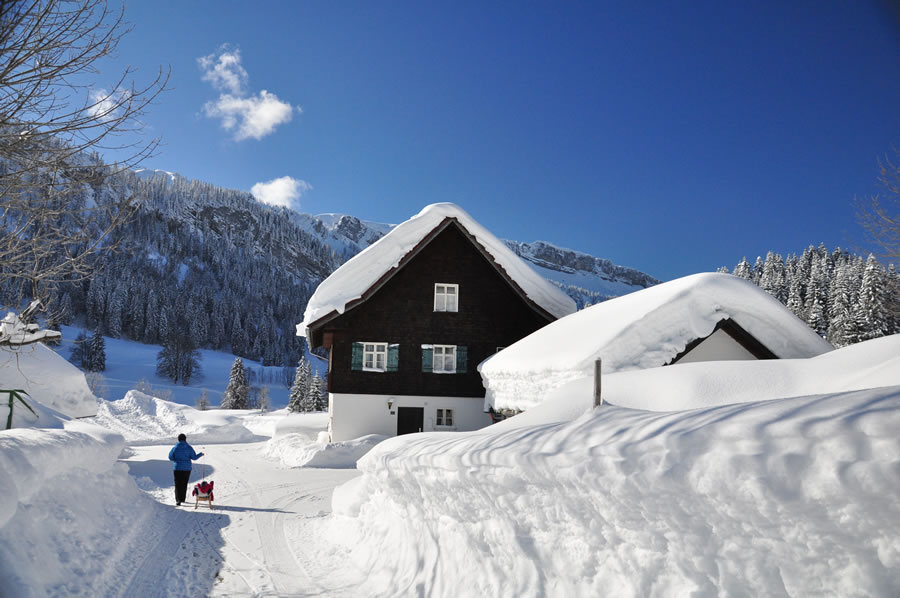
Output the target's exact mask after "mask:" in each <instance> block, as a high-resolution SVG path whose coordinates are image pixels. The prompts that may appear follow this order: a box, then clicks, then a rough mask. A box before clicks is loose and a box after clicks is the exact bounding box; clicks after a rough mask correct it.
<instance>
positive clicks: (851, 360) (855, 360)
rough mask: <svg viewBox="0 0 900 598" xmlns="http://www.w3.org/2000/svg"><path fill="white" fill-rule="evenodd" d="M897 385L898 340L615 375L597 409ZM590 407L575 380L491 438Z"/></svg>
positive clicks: (588, 395) (587, 385) (662, 407)
mask: <svg viewBox="0 0 900 598" xmlns="http://www.w3.org/2000/svg"><path fill="white" fill-rule="evenodd" d="M898 385H900V334H895V335H893V336H886V337H883V338H878V339H874V340H870V341H866V342H863V343H858V344H855V345H850V346H848V347H844V348H841V349H836V350H834V351H831V352H829V353H825V354H823V355H819V356H818V357H812V358H810V359H772V360H765V361H709V362H700V363H685V364H676V365H672V366H666V367H659V368H651V369H647V370H633V371H628V372H618V373H614V374H610V375H608V376H603V377H602V387H603V391H602V397H603V402H604V403H609V404H613V405H617V406H619V407H629V408H632V409H644V410H647V411H679V410H684V409H698V408H703V407H714V406H717V405H730V404H734V403H747V402H754V401H767V400H770V399H779V398H787V397H800V396H808V395H815V394H827V393H832V392H843V391H851V390H863V389H867V388H876V387H879V386H898ZM593 405H594V379H593V377H589V378H579V379H577V380H573V381H572V382H569V383H568V384H565V385H563V386H562V387H560V388H558V389H556V390H554V391H553V392H550V393H548V394H547V396H546V398H545V399H544V401H543V402H541V403H539V404H532V403H529V404H528V410H527V411H525V412H524V413H520V414H519V415H516V416H515V417H512V418H510V419H507V420H505V421H503V422H501V423H499V424H495V425H494V426H491V428H490V430H492V431H493V430H498V429H500V430H502V429H504V428H505V427H521V426H523V425H535V424H541V423H555V422H562V421H570V420H572V419H574V418H576V417H579V416H581V415H582V414H584V413H585V412H587V411H588V410H589V409H591V408H592V407H593Z"/></svg>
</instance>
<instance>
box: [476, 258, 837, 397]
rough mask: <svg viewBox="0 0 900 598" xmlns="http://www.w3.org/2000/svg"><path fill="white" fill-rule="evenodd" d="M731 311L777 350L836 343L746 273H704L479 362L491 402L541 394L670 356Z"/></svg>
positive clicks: (566, 322)
mask: <svg viewBox="0 0 900 598" xmlns="http://www.w3.org/2000/svg"><path fill="white" fill-rule="evenodd" d="M725 319H730V320H732V321H733V322H735V323H736V324H738V325H739V326H740V327H741V328H743V329H744V330H745V331H747V332H748V333H749V334H750V335H751V336H753V337H754V338H755V339H756V340H758V341H759V342H760V343H762V344H763V345H764V346H765V347H766V348H767V349H769V350H770V351H771V352H772V353H774V354H775V355H776V356H777V357H779V358H783V359H787V358H801V357H813V356H816V355H819V354H822V353H825V352H826V351H830V350H831V349H833V347H832V346H831V345H830V344H828V343H827V342H826V341H825V340H824V339H822V338H821V337H820V336H819V335H817V334H816V333H815V332H814V331H813V330H812V329H810V328H809V327H808V326H807V325H806V324H805V323H803V322H802V321H801V320H800V319H799V318H797V317H796V316H795V315H794V314H792V313H791V312H790V311H789V310H788V309H787V308H786V307H784V306H783V305H782V304H781V303H780V302H779V301H778V300H777V299H775V298H774V297H772V296H771V295H769V294H768V293H766V292H765V291H763V290H762V289H760V288H759V287H757V286H756V285H754V284H753V283H751V282H749V281H746V280H744V279H742V278H738V277H736V276H732V275H730V274H718V273H704V274H694V275H692V276H686V277H684V278H679V279H677V280H673V281H671V282H667V283H663V284H660V285H656V286H653V287H650V288H647V289H643V290H640V291H636V292H634V293H631V294H628V295H624V296H622V297H616V298H615V299H610V300H609V301H605V302H603V303H599V304H597V305H594V306H592V307H589V308H587V309H584V310H582V311H580V312H578V313H575V314H572V315H570V316H568V317H565V318H562V319H560V320H557V321H555V322H553V323H551V324H548V325H547V326H545V327H544V328H541V329H540V330H538V331H536V332H534V333H533V334H531V335H529V336H527V337H525V338H523V339H521V340H520V341H518V342H516V343H515V344H513V345H511V346H509V347H507V348H506V349H504V350H503V351H501V352H500V353H498V354H496V355H494V356H492V357H491V358H489V359H487V360H486V361H484V362H482V364H481V365H480V366H479V371H480V372H481V376H482V379H483V381H484V385H485V388H486V389H487V398H486V402H487V403H488V404H492V405H494V406H495V407H504V408H513V405H520V404H533V403H535V402H540V400H541V398H540V397H543V396H546V395H547V394H548V393H549V392H550V391H552V390H554V389H555V388H558V387H559V386H562V385H563V384H566V383H568V382H570V381H572V380H575V379H577V378H582V377H584V376H589V375H592V374H593V368H594V361H595V360H596V359H597V358H600V359H602V369H603V372H604V373H610V372H619V371H625V370H637V369H645V368H652V367H658V366H661V365H664V364H666V363H669V362H670V361H671V360H672V359H673V358H674V357H676V356H677V355H679V354H680V353H681V352H682V351H684V349H685V348H686V347H687V345H688V344H689V343H691V342H692V341H695V340H696V339H701V338H704V337H706V336H708V335H709V334H711V333H712V332H713V330H714V329H715V327H716V325H717V324H718V323H719V322H721V321H722V320H725Z"/></svg>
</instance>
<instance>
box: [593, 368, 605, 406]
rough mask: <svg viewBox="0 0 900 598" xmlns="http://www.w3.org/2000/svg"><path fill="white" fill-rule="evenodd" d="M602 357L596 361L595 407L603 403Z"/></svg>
mask: <svg viewBox="0 0 900 598" xmlns="http://www.w3.org/2000/svg"><path fill="white" fill-rule="evenodd" d="M600 361H601V360H600V359H597V360H595V361H594V407H599V406H600V405H602V404H603V397H602V396H600Z"/></svg>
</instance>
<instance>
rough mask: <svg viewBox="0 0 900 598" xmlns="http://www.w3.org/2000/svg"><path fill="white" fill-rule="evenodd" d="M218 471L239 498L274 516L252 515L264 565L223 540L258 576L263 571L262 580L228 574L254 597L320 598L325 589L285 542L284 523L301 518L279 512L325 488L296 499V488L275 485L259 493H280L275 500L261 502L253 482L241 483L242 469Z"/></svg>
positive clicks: (230, 467)
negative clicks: (224, 473)
mask: <svg viewBox="0 0 900 598" xmlns="http://www.w3.org/2000/svg"><path fill="white" fill-rule="evenodd" d="M220 467H223V468H224V469H225V470H228V477H229V478H231V479H232V480H233V481H234V482H235V483H236V484H237V485H238V487H239V488H240V491H239V494H238V496H246V497H247V498H248V499H249V500H250V502H251V504H254V505H259V506H260V507H265V508H268V509H272V510H273V512H266V511H254V512H253V513H252V519H253V522H254V524H255V528H256V534H257V535H258V539H259V543H260V548H261V550H262V561H263V562H259V560H257V559H256V558H254V557H253V556H251V555H250V554H247V552H246V551H245V550H242V549H241V548H239V547H237V546H236V545H235V544H234V543H233V542H232V541H229V539H228V538H227V536H226V538H225V541H226V543H227V544H228V546H229V548H230V549H232V550H234V551H236V552H238V553H240V555H241V556H243V558H244V559H246V560H247V561H248V562H250V563H253V564H255V565H256V568H257V571H258V572H259V571H266V575H265V577H264V578H262V579H257V580H252V579H248V576H247V575H244V574H242V573H241V571H240V569H239V568H236V567H231V566H229V567H228V569H229V571H231V572H232V573H234V574H235V575H237V576H239V577H241V578H242V579H243V580H244V583H246V584H247V586H248V588H249V589H250V591H251V592H252V593H253V594H254V595H257V596H266V595H271V596H317V595H322V594H323V593H324V592H325V591H326V590H325V588H323V587H322V586H321V585H320V584H319V583H317V582H316V580H315V578H314V577H313V576H312V575H310V573H309V571H308V570H307V568H306V567H305V566H304V564H303V563H302V562H301V561H300V560H298V559H297V558H296V555H295V554H294V551H293V550H291V548H290V546H289V545H288V543H287V541H286V539H285V535H284V523H285V519H286V518H288V517H291V516H294V517H299V516H300V515H299V514H297V513H290V512H288V513H284V512H279V511H281V510H282V509H285V508H288V507H291V506H293V505H295V504H297V503H300V502H303V501H304V500H306V499H308V498H309V496H310V494H311V493H315V492H318V491H322V490H325V489H326V488H327V486H323V487H320V488H316V489H313V490H312V491H310V489H306V488H304V490H305V491H304V492H303V494H300V495H297V494H294V493H293V492H291V490H294V489H296V488H297V486H296V484H291V483H288V484H277V485H275V486H268V487H265V488H263V489H262V491H261V492H262V493H263V494H264V493H273V491H281V492H277V494H278V495H277V496H275V497H274V498H270V499H269V500H264V499H263V494H261V492H260V491H257V490H255V489H254V484H253V483H252V481H251V482H250V483H248V482H246V481H244V480H245V479H246V476H245V475H244V474H243V469H244V468H242V467H240V466H239V465H237V464H231V463H225V464H220ZM260 582H261V583H260Z"/></svg>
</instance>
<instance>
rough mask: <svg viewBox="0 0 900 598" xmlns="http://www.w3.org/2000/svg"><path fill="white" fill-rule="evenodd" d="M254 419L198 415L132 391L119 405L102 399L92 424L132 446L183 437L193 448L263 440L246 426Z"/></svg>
mask: <svg viewBox="0 0 900 598" xmlns="http://www.w3.org/2000/svg"><path fill="white" fill-rule="evenodd" d="M252 415H253V414H250V413H248V412H247V411H236V410H221V409H210V410H207V411H199V410H197V409H194V408H193V407H188V406H186V405H180V404H178V403H172V402H170V401H164V400H162V399H158V398H156V397H151V396H150V395H146V394H144V393H142V392H139V391H137V390H129V391H128V393H127V394H126V395H125V398H123V399H120V400H118V401H104V400H102V399H101V400H100V401H99V409H98V411H97V417H95V418H93V419H92V420H91V421H92V422H93V423H95V424H97V425H100V426H103V427H104V428H107V429H110V430H114V431H115V432H118V433H119V434H121V435H122V436H123V437H124V438H125V440H127V441H128V442H129V443H131V444H135V443H141V444H157V443H163V444H165V443H174V442H175V439H176V438H177V437H178V435H179V434H182V433H184V434H186V435H187V436H188V442H190V443H191V444H196V443H199V442H206V443H215V442H251V441H253V440H263V439H264V438H263V437H259V436H257V435H255V434H254V433H253V432H251V431H250V430H249V429H248V428H247V427H246V426H244V418H245V417H248V416H251V417H252Z"/></svg>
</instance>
